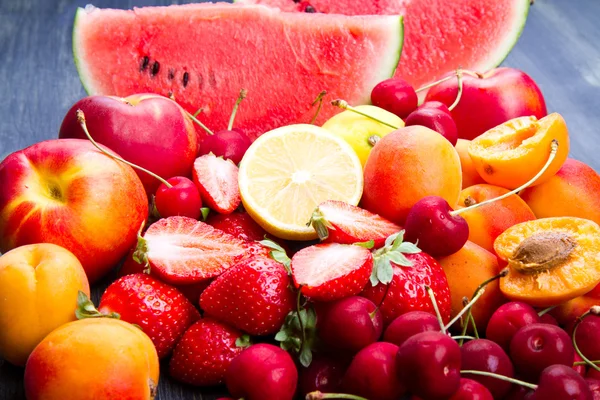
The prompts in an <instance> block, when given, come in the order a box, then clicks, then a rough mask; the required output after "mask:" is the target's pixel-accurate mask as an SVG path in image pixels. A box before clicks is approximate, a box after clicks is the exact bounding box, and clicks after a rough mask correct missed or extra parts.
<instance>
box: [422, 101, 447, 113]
mask: <svg viewBox="0 0 600 400" xmlns="http://www.w3.org/2000/svg"><path fill="white" fill-rule="evenodd" d="M424 108H430V109H434V110H440V111H442V112H445V113H446V114H448V115H452V113H451V112H450V109H448V106H447V105H445V104H444V103H442V102H441V101H436V100H430V101H426V102H424V103H423V104H421V105H420V106H419V107H417V110H421V109H424Z"/></svg>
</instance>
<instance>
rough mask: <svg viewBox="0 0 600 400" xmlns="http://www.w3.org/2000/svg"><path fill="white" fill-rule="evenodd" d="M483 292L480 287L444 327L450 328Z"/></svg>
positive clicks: (483, 289)
mask: <svg viewBox="0 0 600 400" xmlns="http://www.w3.org/2000/svg"><path fill="white" fill-rule="evenodd" d="M484 293H485V288H482V289H481V290H480V291H479V292H478V293H477V294H476V295H475V296H473V299H472V300H471V301H470V302H469V303H468V304H467V305H466V306H464V307H463V309H462V310H460V312H459V313H458V314H456V315H455V316H454V318H452V320H451V321H450V322H448V323H447V324H446V326H445V329H446V330H447V329H450V327H451V326H452V325H454V324H455V323H456V321H458V320H459V319H460V318H461V317H462V316H463V315H464V314H465V313H466V312H467V311H469V310H470V309H471V307H473V304H475V303H476V302H477V300H479V298H480V297H481V296H483V294H484Z"/></svg>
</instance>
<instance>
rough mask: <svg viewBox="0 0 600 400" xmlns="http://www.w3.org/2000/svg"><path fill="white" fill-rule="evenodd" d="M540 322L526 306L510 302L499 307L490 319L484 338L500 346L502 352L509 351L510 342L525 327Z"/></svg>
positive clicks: (531, 308)
mask: <svg viewBox="0 0 600 400" xmlns="http://www.w3.org/2000/svg"><path fill="white" fill-rule="evenodd" d="M537 322H540V317H539V316H538V314H537V312H536V311H535V310H534V309H533V307H531V306H530V305H528V304H525V303H521V302H518V301H511V302H509V303H505V304H503V305H501V306H500V307H499V308H498V309H497V310H496V311H494V313H493V314H492V316H491V317H490V320H489V321H488V325H487V328H486V331H485V337H486V338H487V339H489V340H492V341H494V342H496V343H498V344H499V345H500V347H502V348H503V349H504V351H506V352H508V351H509V350H510V341H511V340H512V338H513V336H514V335H515V333H517V331H518V330H519V329H521V328H522V327H524V326H525V325H529V324H534V323H537Z"/></svg>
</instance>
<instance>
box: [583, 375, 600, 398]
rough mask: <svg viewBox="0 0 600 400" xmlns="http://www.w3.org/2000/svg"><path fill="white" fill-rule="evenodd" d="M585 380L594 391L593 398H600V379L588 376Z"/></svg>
mask: <svg viewBox="0 0 600 400" xmlns="http://www.w3.org/2000/svg"><path fill="white" fill-rule="evenodd" d="M585 381H586V382H587V384H588V387H589V388H590V390H591V392H592V399H593V400H600V380H598V379H594V378H586V379H585Z"/></svg>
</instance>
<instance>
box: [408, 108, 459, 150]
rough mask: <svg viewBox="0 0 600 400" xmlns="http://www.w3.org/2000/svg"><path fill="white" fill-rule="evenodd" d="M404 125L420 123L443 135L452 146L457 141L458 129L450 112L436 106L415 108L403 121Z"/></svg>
mask: <svg viewBox="0 0 600 400" xmlns="http://www.w3.org/2000/svg"><path fill="white" fill-rule="evenodd" d="M404 122H405V124H406V126H411V125H421V126H425V127H427V128H429V129H432V130H434V131H436V132H437V133H439V134H440V135H442V136H443V137H445V138H446V139H447V140H448V141H449V142H450V144H452V146H456V142H457V141H458V129H457V128H456V123H455V122H454V119H452V115H450V113H446V112H444V111H442V110H440V109H438V108H427V107H425V108H421V107H419V108H417V109H416V110H415V111H413V112H411V113H410V114H409V115H408V117H406V120H405V121H404Z"/></svg>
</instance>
